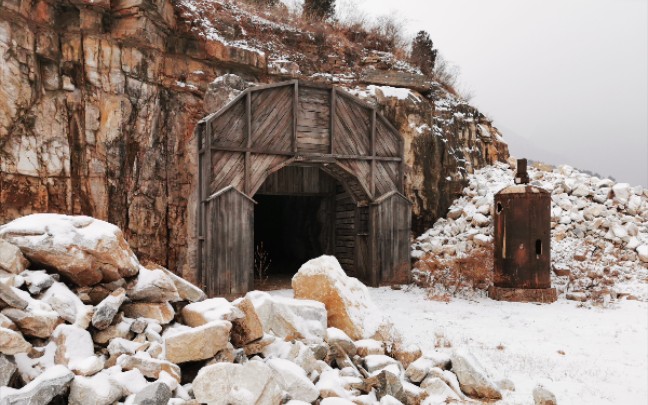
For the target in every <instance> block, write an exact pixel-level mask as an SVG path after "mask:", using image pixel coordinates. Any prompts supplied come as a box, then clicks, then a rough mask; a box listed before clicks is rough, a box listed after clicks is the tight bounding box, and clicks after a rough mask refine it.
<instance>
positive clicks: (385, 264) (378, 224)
mask: <svg viewBox="0 0 648 405" xmlns="http://www.w3.org/2000/svg"><path fill="white" fill-rule="evenodd" d="M369 210H370V212H369V217H370V218H369V221H370V225H369V234H370V235H369V236H370V252H369V254H370V257H371V259H372V260H373V263H372V266H371V268H372V270H373V272H374V274H373V275H372V280H373V281H374V282H373V283H372V284H374V285H375V284H377V283H378V282H379V283H390V282H393V281H399V279H401V278H403V277H405V276H406V275H407V274H409V270H410V247H409V245H410V240H409V239H410V226H411V216H412V203H411V202H410V201H409V200H408V199H407V198H406V197H405V196H403V195H402V194H400V193H397V192H391V193H388V194H385V195H384V196H383V197H381V198H379V199H377V200H376V201H374V202H373V203H372V204H371V206H370V209H369ZM376 280H379V281H378V282H377V281H376Z"/></svg>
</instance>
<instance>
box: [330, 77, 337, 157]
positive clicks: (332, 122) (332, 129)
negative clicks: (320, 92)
mask: <svg viewBox="0 0 648 405" xmlns="http://www.w3.org/2000/svg"><path fill="white" fill-rule="evenodd" d="M335 98H336V92H335V87H333V88H332V89H331V111H330V114H329V116H330V121H329V127H330V128H329V131H330V135H331V136H330V139H329V141H330V142H331V145H330V149H329V153H330V154H331V155H332V154H333V153H335V152H334V150H333V143H334V142H335V102H336V100H335Z"/></svg>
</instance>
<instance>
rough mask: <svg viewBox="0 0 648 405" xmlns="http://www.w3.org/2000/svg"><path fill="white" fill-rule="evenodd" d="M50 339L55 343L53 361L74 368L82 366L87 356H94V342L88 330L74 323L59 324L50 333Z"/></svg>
mask: <svg viewBox="0 0 648 405" xmlns="http://www.w3.org/2000/svg"><path fill="white" fill-rule="evenodd" d="M52 341H53V342H54V343H55V344H56V354H55V355H54V361H55V362H56V364H61V365H64V366H66V367H67V368H69V369H70V370H74V369H76V368H82V367H79V366H82V365H83V363H84V362H85V361H86V359H88V358H89V357H92V358H94V357H95V355H94V354H95V353H94V343H93V342H92V336H90V332H88V331H87V330H85V329H81V328H79V327H78V326H74V325H59V326H57V327H56V329H55V330H54V333H53V334H52Z"/></svg>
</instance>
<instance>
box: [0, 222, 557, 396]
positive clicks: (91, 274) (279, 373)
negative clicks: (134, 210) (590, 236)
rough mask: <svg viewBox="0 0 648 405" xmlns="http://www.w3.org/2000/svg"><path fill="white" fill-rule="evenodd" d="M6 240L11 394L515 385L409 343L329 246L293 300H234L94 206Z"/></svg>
mask: <svg viewBox="0 0 648 405" xmlns="http://www.w3.org/2000/svg"><path fill="white" fill-rule="evenodd" d="M0 252H1V254H0V309H1V311H0V404H2V405H5V404H26V403H29V404H47V403H50V402H52V401H55V402H56V401H58V403H61V402H62V403H70V404H84V405H89V404H95V405H99V404H106V405H107V404H114V403H124V404H167V403H168V404H197V403H207V404H248V405H249V404H281V403H289V404H292V405H297V404H303V403H319V404H324V405H327V404H328V405H331V404H370V403H380V404H401V403H402V404H437V403H446V401H448V400H455V401H461V400H465V399H467V398H468V396H469V397H472V398H485V399H497V398H501V397H502V392H503V390H506V389H511V388H512V387H511V383H510V381H507V380H505V381H499V382H494V381H492V380H491V378H489V376H488V374H487V372H486V371H485V370H484V368H483V367H482V366H481V365H480V364H479V362H478V361H477V360H476V359H475V358H474V357H473V356H472V355H471V354H470V353H469V352H467V351H463V350H457V351H455V352H454V353H453V354H451V355H447V354H443V353H440V352H432V353H422V352H421V350H420V349H419V348H418V347H417V346H415V345H406V344H403V343H401V338H400V337H399V336H398V333H397V332H396V331H395V330H394V328H393V327H392V326H391V324H390V323H389V322H388V321H387V320H386V319H385V318H384V317H383V316H382V315H381V314H380V313H379V311H378V310H377V308H376V306H375V305H374V304H373V302H372V300H371V297H370V296H369V291H368V290H367V288H366V287H365V286H364V285H363V284H362V283H360V282H359V281H358V280H357V279H355V278H350V277H347V276H346V274H344V272H343V270H342V269H341V267H340V265H339V263H338V262H337V260H336V259H335V258H334V257H331V256H322V257H320V258H317V259H313V260H311V261H309V262H307V263H306V264H304V265H303V266H302V268H301V269H300V270H299V272H298V273H297V274H296V275H295V276H294V278H293V289H294V296H295V298H289V297H283V296H279V295H270V294H268V293H265V292H260V291H253V292H250V293H248V294H247V295H245V296H244V297H242V298H239V299H237V300H235V301H233V302H229V301H227V300H226V299H224V298H209V299H208V298H206V297H205V294H204V293H203V292H202V291H201V290H200V289H198V288H197V287H195V286H194V285H192V284H190V283H189V282H187V281H185V280H183V279H182V278H179V277H177V276H176V275H174V274H173V273H172V272H170V271H169V270H167V269H164V268H162V267H159V266H157V265H152V264H151V265H147V266H144V265H142V264H141V263H140V262H139V261H138V259H137V258H136V257H135V255H134V254H133V252H132V251H131V249H130V248H129V246H128V244H127V242H126V241H125V240H124V238H123V235H122V232H121V231H120V230H119V229H118V228H117V227H115V226H113V225H111V224H108V223H106V222H103V221H99V220H96V219H93V218H90V217H78V216H77V217H72V216H63V215H54V214H35V215H30V216H27V217H23V218H19V219H17V220H14V221H13V222H10V223H8V224H6V225H4V226H2V227H0ZM38 269H44V270H38ZM536 391H537V392H536V393H534V396H535V395H536V394H537V395H540V397H541V396H542V395H544V396H547V395H548V396H550V397H551V394H550V393H547V392H545V391H542V390H540V389H538V390H536ZM540 397H538V398H540Z"/></svg>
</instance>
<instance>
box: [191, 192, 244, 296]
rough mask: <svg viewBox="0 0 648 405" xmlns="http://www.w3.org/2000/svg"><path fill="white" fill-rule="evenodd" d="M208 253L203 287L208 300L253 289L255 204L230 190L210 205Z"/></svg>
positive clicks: (213, 199)
mask: <svg viewBox="0 0 648 405" xmlns="http://www.w3.org/2000/svg"><path fill="white" fill-rule="evenodd" d="M206 210H207V221H208V226H207V235H206V244H205V245H206V246H205V248H206V249H207V250H208V252H211V253H212V254H206V255H205V256H204V257H205V260H204V262H203V271H202V284H203V286H204V288H205V292H206V293H207V295H208V296H210V297H214V296H223V295H239V294H245V293H246V292H247V291H248V290H251V289H252V288H253V266H254V246H253V245H254V203H253V202H252V200H250V199H249V198H247V197H246V196H244V195H242V194H241V193H240V192H238V191H237V190H235V189H233V188H230V189H229V190H226V191H224V192H223V193H222V194H220V195H219V196H217V197H215V198H212V199H211V200H209V201H208V202H207V207H206Z"/></svg>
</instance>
